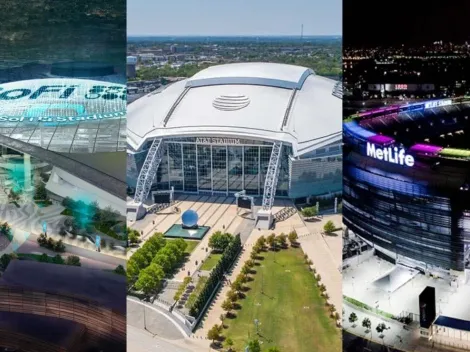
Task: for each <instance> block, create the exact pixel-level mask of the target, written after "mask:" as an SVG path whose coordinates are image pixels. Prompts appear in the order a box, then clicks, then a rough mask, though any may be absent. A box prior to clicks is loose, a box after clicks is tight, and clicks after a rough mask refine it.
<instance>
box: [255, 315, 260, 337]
mask: <svg viewBox="0 0 470 352" xmlns="http://www.w3.org/2000/svg"><path fill="white" fill-rule="evenodd" d="M260 325H261V322H260V321H259V320H258V319H255V326H256V335H258V336H259V326H260Z"/></svg>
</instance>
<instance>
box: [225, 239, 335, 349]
mask: <svg viewBox="0 0 470 352" xmlns="http://www.w3.org/2000/svg"><path fill="white" fill-rule="evenodd" d="M262 255H263V257H264V260H261V261H258V263H260V264H261V266H255V267H254V268H255V270H256V271H257V273H256V274H255V275H254V276H253V277H254V281H252V282H249V283H248V286H249V287H250V290H249V291H248V292H247V293H246V295H247V296H246V298H244V299H242V300H239V301H238V302H239V303H240V304H241V309H240V310H235V311H234V312H235V313H236V315H237V317H236V318H234V319H226V320H225V324H226V325H227V326H228V329H227V330H225V331H224V332H223V335H224V336H225V337H230V338H231V339H232V340H233V341H234V343H235V347H236V351H243V350H244V347H245V345H246V342H247V341H249V340H252V339H255V338H257V336H256V328H255V325H254V320H255V319H258V320H259V321H260V323H261V325H260V337H258V339H259V340H260V341H262V342H263V344H262V346H263V351H264V350H267V349H268V348H269V347H271V346H277V347H278V348H279V349H280V350H281V351H296V352H312V351H315V352H335V351H338V352H339V351H341V335H340V330H339V329H337V328H336V326H335V322H334V320H333V319H331V318H330V317H329V313H328V310H327V308H326V306H325V300H324V299H323V298H322V297H321V296H320V291H319V290H318V288H317V285H316V281H315V279H314V278H313V274H312V273H311V272H310V271H308V269H307V266H306V265H305V264H304V258H303V253H302V251H301V250H300V249H293V248H290V249H287V250H281V251H280V252H277V253H274V252H268V253H263V254H262ZM274 260H275V261H274ZM262 287H263V291H264V294H263V293H261V291H262V289H261V288H262Z"/></svg>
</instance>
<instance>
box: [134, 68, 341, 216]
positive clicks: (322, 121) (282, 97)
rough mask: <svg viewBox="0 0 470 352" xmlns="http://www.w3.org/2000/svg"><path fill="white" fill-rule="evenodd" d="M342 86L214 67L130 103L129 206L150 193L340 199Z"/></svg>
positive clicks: (279, 72) (293, 74) (282, 71)
mask: <svg viewBox="0 0 470 352" xmlns="http://www.w3.org/2000/svg"><path fill="white" fill-rule="evenodd" d="M341 97H342V89H341V87H340V85H338V84H337V82H335V81H333V80H330V79H327V78H324V77H320V76H318V75H316V74H315V73H314V72H313V71H312V70H310V69H307V68H304V67H298V66H291V65H282V64H273V63H241V64H228V65H219V66H213V67H210V68H208V69H205V70H203V71H201V72H199V73H197V74H196V75H194V76H193V77H191V78H189V79H185V80H182V81H179V82H176V83H174V84H172V85H170V86H167V88H166V89H164V90H163V91H157V92H154V93H151V94H149V95H147V96H144V97H142V98H140V99H138V100H137V101H135V102H133V103H131V104H130V105H129V106H128V114H127V116H128V120H127V129H128V134H127V135H128V171H127V176H128V180H127V182H128V185H129V186H130V187H131V188H133V189H134V190H135V195H134V202H133V203H132V204H128V211H129V213H130V214H132V213H134V214H136V216H135V218H140V217H141V216H143V213H142V212H141V210H142V209H141V205H142V203H143V202H144V201H145V200H146V199H147V196H148V194H149V192H150V190H151V189H153V190H170V189H171V188H174V190H175V192H184V193H196V194H225V195H230V194H234V193H236V192H240V191H242V190H245V191H246V194H248V195H252V196H255V197H256V196H259V197H262V198H263V210H264V211H265V212H269V211H270V209H271V206H272V202H273V200H274V197H288V198H292V199H297V198H302V197H308V196H312V195H326V194H333V193H337V192H341V188H342V185H341V172H342V171H341V169H342V157H341V154H342V151H341V123H340V122H339V120H338V116H339V115H340V114H341V107H342V100H341Z"/></svg>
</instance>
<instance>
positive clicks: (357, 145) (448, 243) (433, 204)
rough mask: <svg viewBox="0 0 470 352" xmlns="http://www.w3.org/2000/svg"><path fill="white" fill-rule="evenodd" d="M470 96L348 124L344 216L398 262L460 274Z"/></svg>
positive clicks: (469, 201)
mask: <svg viewBox="0 0 470 352" xmlns="http://www.w3.org/2000/svg"><path fill="white" fill-rule="evenodd" d="M469 115H470V99H467V98H455V99H443V100H435V101H428V102H420V103H413V104H408V105H403V106H390V107H386V108H382V109H378V110H373V111H368V112H364V113H360V114H357V115H354V116H352V117H350V118H349V119H347V120H345V122H344V165H343V167H344V176H343V183H344V193H343V216H344V217H343V219H344V223H345V225H346V226H347V227H348V228H349V229H350V230H352V231H353V232H354V233H355V234H357V235H358V236H360V237H361V238H362V239H364V240H365V241H366V242H368V243H369V244H371V245H372V246H374V247H375V249H376V251H379V253H380V254H382V255H385V256H386V257H387V259H388V260H390V261H392V262H394V263H401V264H405V265H408V266H409V265H412V266H413V267H418V268H422V269H423V270H430V269H433V270H434V269H440V270H442V271H443V272H448V273H450V274H453V273H455V274H456V275H461V274H463V273H464V272H465V268H466V267H467V266H468V254H469V252H470V185H469V182H470V138H469V133H470V120H469Z"/></svg>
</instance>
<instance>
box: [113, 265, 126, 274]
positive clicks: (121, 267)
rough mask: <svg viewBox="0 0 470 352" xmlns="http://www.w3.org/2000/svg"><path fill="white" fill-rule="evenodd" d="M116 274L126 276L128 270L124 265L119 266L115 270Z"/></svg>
mask: <svg viewBox="0 0 470 352" xmlns="http://www.w3.org/2000/svg"><path fill="white" fill-rule="evenodd" d="M114 272H115V273H116V274H119V275H126V270H125V269H124V267H123V266H122V265H118V266H117V267H116V269H114Z"/></svg>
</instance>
